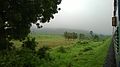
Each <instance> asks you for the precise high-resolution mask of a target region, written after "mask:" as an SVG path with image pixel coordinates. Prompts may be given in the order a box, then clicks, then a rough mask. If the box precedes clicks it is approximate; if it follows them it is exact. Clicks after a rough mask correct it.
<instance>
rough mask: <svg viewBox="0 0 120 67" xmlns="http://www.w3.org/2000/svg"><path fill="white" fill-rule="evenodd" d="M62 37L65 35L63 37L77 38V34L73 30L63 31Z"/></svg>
mask: <svg viewBox="0 0 120 67" xmlns="http://www.w3.org/2000/svg"><path fill="white" fill-rule="evenodd" d="M64 37H65V39H68V40H69V39H77V38H78V35H77V33H75V32H72V33H71V32H64Z"/></svg>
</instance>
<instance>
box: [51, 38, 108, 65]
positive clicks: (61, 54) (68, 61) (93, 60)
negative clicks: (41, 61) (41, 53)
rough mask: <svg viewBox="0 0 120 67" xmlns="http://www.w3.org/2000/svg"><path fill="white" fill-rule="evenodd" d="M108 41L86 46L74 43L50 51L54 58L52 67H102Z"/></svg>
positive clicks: (91, 43)
mask: <svg viewBox="0 0 120 67" xmlns="http://www.w3.org/2000/svg"><path fill="white" fill-rule="evenodd" d="M109 44H110V39H106V40H105V41H101V42H92V41H90V42H89V43H88V44H81V43H79V42H78V43H76V44H74V45H72V46H69V47H65V46H63V47H58V48H56V49H52V50H51V51H50V54H51V56H53V57H55V61H54V65H56V66H53V67H103V64H104V61H105V58H106V55H107V51H108V46H109Z"/></svg>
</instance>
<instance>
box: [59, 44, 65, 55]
mask: <svg viewBox="0 0 120 67" xmlns="http://www.w3.org/2000/svg"><path fill="white" fill-rule="evenodd" d="M58 52H61V53H66V50H65V48H64V47H63V46H61V47H59V48H58Z"/></svg>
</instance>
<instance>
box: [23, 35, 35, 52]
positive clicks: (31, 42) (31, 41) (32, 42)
mask: <svg viewBox="0 0 120 67" xmlns="http://www.w3.org/2000/svg"><path fill="white" fill-rule="evenodd" d="M36 45H37V42H36V41H35V38H30V37H27V39H26V40H25V41H24V42H23V44H22V47H23V48H29V49H31V50H35V47H36Z"/></svg>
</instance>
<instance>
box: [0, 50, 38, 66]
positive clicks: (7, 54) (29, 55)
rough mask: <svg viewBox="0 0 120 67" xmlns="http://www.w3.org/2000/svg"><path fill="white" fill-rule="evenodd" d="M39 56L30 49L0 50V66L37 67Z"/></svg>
mask: <svg viewBox="0 0 120 67" xmlns="http://www.w3.org/2000/svg"><path fill="white" fill-rule="evenodd" d="M37 66H40V59H39V57H38V56H37V55H36V54H34V53H33V52H32V50H30V49H22V50H11V51H7V50H6V51H2V52H0V67H37Z"/></svg>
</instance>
